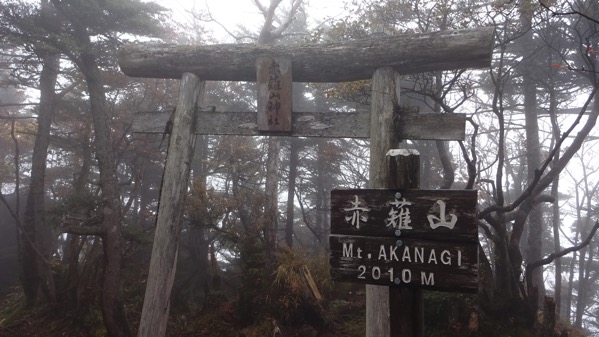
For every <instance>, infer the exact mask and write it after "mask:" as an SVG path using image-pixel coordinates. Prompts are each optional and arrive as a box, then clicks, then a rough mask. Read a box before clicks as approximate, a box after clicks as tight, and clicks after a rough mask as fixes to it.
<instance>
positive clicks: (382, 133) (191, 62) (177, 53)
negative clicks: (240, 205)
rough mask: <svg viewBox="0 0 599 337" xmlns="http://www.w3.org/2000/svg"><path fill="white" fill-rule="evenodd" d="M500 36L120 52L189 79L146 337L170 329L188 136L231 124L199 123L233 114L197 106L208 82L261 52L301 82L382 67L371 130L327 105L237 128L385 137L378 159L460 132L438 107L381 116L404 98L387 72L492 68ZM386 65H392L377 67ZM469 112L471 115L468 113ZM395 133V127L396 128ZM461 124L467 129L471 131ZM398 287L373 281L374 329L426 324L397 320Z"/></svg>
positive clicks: (165, 74) (247, 74)
mask: <svg viewBox="0 0 599 337" xmlns="http://www.w3.org/2000/svg"><path fill="white" fill-rule="evenodd" d="M492 44H493V28H477V29H466V30H454V31H443V32H436V33H428V34H412V35H400V36H387V37H377V38H370V39H364V40H356V41H347V42H337V43H327V44H303V45H292V46H285V45H275V46H264V45H253V44H228V45H227V44H225V45H204V46H183V45H172V44H133V45H125V46H123V47H122V48H121V50H120V54H119V64H120V66H121V69H122V71H123V72H124V73H125V74H126V75H129V76H133V77H146V78H169V79H182V84H181V92H180V97H179V103H178V106H177V109H176V112H175V116H174V118H173V127H172V133H171V136H170V137H171V139H170V142H169V151H168V155H167V163H166V166H165V172H164V177H165V178H164V181H163V186H162V194H161V197H160V208H159V210H158V219H157V224H156V234H155V239H154V245H153V249H152V260H151V263H150V270H149V274H148V281H147V286H146V294H145V299H144V306H143V310H142V318H141V321H142V323H141V325H140V329H139V336H143V337H149V336H150V337H151V336H161V337H162V336H164V335H165V333H166V322H167V318H168V313H169V304H170V293H171V289H172V285H173V280H174V274H175V266H176V258H177V250H178V239H179V234H180V224H179V222H180V219H181V213H182V207H181V206H182V203H183V200H184V197H185V194H186V192H187V188H186V187H187V184H188V182H189V165H190V163H191V161H192V156H193V151H192V150H193V142H191V141H189V139H192V138H193V137H192V136H193V133H194V130H195V133H204V134H210V130H211V129H219V128H225V129H226V127H222V126H218V127H217V126H216V125H215V124H216V123H215V124H213V125H211V124H210V123H209V122H206V121H205V120H199V121H198V122H197V123H196V119H198V118H207V119H210V120H219V119H222V118H227V116H229V114H230V113H214V112H213V113H203V112H201V111H198V110H199V105H200V104H201V102H200V101H201V97H202V95H203V81H206V80H209V81H256V80H257V77H258V76H257V70H256V65H257V61H258V59H263V58H266V59H279V58H282V59H285V60H289V61H290V67H291V73H292V74H293V81H296V82H346V81H356V80H365V79H371V78H373V75H374V76H375V78H374V81H379V80H381V78H379V76H383V77H384V78H383V80H384V81H387V82H388V83H389V85H390V87H389V88H386V89H384V90H387V94H388V95H387V96H389V101H388V102H387V103H384V104H373V106H372V107H371V111H370V114H369V115H370V116H368V117H369V118H367V119H360V120H362V121H364V122H363V124H368V125H362V126H361V127H362V129H364V130H366V131H364V133H360V135H355V134H354V133H353V130H354V129H359V128H360V125H356V124H355V121H352V122H350V123H345V124H351V127H350V128H349V129H351V132H347V133H344V132H343V130H349V129H348V128H347V126H345V129H343V128H344V126H343V125H341V124H344V122H343V121H341V122H340V121H338V120H337V119H343V118H345V117H351V116H352V115H351V114H348V115H344V114H341V113H339V114H334V113H326V112H325V113H317V114H314V115H310V116H301V117H300V118H297V117H296V116H295V113H294V116H291V119H290V120H291V126H290V128H284V129H278V130H277V129H273V131H271V130H269V129H268V127H267V128H266V129H265V128H264V127H262V128H258V127H257V124H256V123H254V124H252V125H253V126H252V125H250V127H249V128H248V125H246V124H247V123H244V124H243V127H242V126H241V125H240V129H242V130H243V131H240V132H239V134H249V135H252V134H254V135H269V134H277V135H290V136H322V137H327V136H334V137H370V138H371V142H373V143H376V144H380V146H379V145H377V146H375V147H372V146H371V149H377V151H372V152H371V158H370V161H371V163H373V162H384V161H385V154H386V153H387V151H388V150H390V149H393V148H396V147H397V145H398V144H393V143H390V142H388V140H389V139H445V140H448V139H454V138H452V137H453V136H444V135H446V134H447V132H446V130H447V129H448V128H447V125H446V124H445V123H444V122H440V121H441V120H452V121H453V120H455V119H454V118H453V117H452V116H453V115H447V114H430V116H427V117H425V118H423V119H422V118H421V116H409V115H406V116H403V115H402V116H400V120H399V123H396V122H395V120H394V119H393V117H392V118H391V120H393V123H391V124H393V125H389V123H388V122H382V120H383V119H386V120H389V116H393V113H394V111H389V109H393V110H396V105H397V99H396V98H395V97H391V96H392V95H395V94H398V93H397V91H396V90H391V91H389V90H390V89H392V88H395V89H396V88H399V81H397V80H393V81H388V79H389V78H391V77H393V78H394V79H397V78H398V74H402V75H405V74H413V73H422V72H433V71H442V70H452V69H464V68H485V67H489V66H490V63H491V54H492ZM285 62H286V61H285ZM286 64H287V63H285V64H284V65H283V67H285V65H286ZM382 68H385V69H386V70H384V71H381V72H379V71H377V70H378V69H382ZM391 73H392V74H391ZM377 74H378V75H377ZM390 102H391V103H390ZM266 104H268V103H266ZM258 113H260V111H258ZM245 115H247V114H245ZM198 116H199V117H198ZM238 116H240V114H238ZM331 116H334V118H331ZM160 118H162V119H160ZM244 118H245V117H244ZM252 118H253V119H254V120H258V121H260V118H263V116H256V115H254V116H253V117H252ZM306 118H308V119H306ZM318 118H322V119H323V120H324V122H319V121H318ZM352 118H353V117H352ZM153 119H155V120H158V121H160V123H161V125H160V126H159V127H158V130H159V131H157V130H156V125H153V126H151V127H149V128H148V130H146V129H144V128H143V127H141V129H143V130H139V129H138V130H139V131H149V132H162V130H164V125H165V124H164V123H165V121H166V120H167V119H168V117H166V120H165V119H164V117H157V118H153ZM395 119H397V118H395ZM267 120H268V119H267ZM306 120H310V121H311V123H310V124H309V125H308V126H306V125H304V124H305V123H304V124H301V123H300V122H305V121H306ZM461 120H462V121H463V120H464V118H461ZM435 121H437V122H435ZM236 122H237V121H236V120H230V121H229V122H228V123H225V124H236ZM352 123H353V124H352ZM458 123H459V122H458ZM142 124H143V123H142ZM150 124H151V123H150ZM196 124H197V126H196ZM206 124H208V125H206ZM323 125H324V127H323ZM376 125H385V127H384V128H383V129H381V130H370V128H371V127H375V128H376ZM462 128H463V127H462ZM202 130H203V131H202ZM394 132H395V133H397V134H395V135H393V133H394ZM222 133H227V132H222ZM222 133H221V134H222ZM457 133H458V134H461V135H462V137H463V130H462V131H459V132H457ZM228 134H232V132H228ZM452 134H453V133H452ZM390 293H391V295H390ZM394 293H395V291H391V292H390V291H389V287H381V286H368V287H367V289H366V297H367V302H368V305H367V328H366V329H367V332H366V336H367V337H391V336H392V334H393V333H394V331H399V330H401V331H406V330H418V329H404V327H401V326H400V327H399V328H397V327H393V326H392V322H393V321H395V322H404V323H400V324H409V321H410V319H409V318H408V319H398V316H401V315H402V312H401V309H398V310H399V312H392V309H390V302H392V299H391V298H395V297H394V296H393V294H394ZM378 299H380V300H378ZM393 304H394V305H393V306H392V307H394V308H396V307H398V306H397V305H396V303H393ZM393 310H394V309H393ZM398 329H399V330H398ZM402 337H412V336H408V335H405V336H402Z"/></svg>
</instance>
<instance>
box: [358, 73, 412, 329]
mask: <svg viewBox="0 0 599 337" xmlns="http://www.w3.org/2000/svg"><path fill="white" fill-rule="evenodd" d="M399 83H400V80H399V74H398V73H397V72H396V71H395V70H393V69H392V68H381V69H378V70H377V71H375V73H374V76H373V78H372V103H371V114H370V116H371V120H370V181H369V185H370V188H417V187H418V186H419V183H418V178H419V176H418V170H417V167H418V166H416V168H414V167H413V166H414V165H408V166H406V167H403V165H404V164H408V161H410V160H411V161H414V160H416V163H419V159H418V156H414V155H411V156H408V159H406V160H405V161H404V160H402V159H403V158H404V156H398V157H397V158H398V159H399V160H398V161H397V162H396V161H395V160H393V159H392V158H390V157H389V155H388V151H390V150H391V149H395V148H397V147H398V145H399V142H400V139H399V138H398V134H397V132H394V130H395V124H396V123H401V120H400V116H399V115H398V114H397V111H398V106H399V88H400V84H399ZM392 153H397V152H392ZM394 157H396V156H394ZM414 158H415V159H414ZM408 167H409V168H412V169H415V171H414V172H410V171H409V170H406V168H408ZM394 169H401V170H402V171H401V172H402V173H403V174H402V175H401V176H398V175H397V172H395V170H394ZM421 303H422V299H421V291H420V290H413V289H405V288H400V289H395V288H393V289H391V288H389V287H385V286H376V285H370V284H367V285H366V336H367V337H386V336H402V337H413V336H418V337H419V336H421V334H418V333H417V332H418V331H419V330H420V329H419V328H418V327H419V326H421V325H422V310H421V309H418V307H420V308H421ZM398 306H401V308H398ZM392 308H393V312H392V311H391V309H392ZM391 318H392V319H391ZM399 331H401V332H402V334H401V335H400V334H398V333H399Z"/></svg>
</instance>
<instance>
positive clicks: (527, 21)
mask: <svg viewBox="0 0 599 337" xmlns="http://www.w3.org/2000/svg"><path fill="white" fill-rule="evenodd" d="M520 6H521V7H520V21H521V22H522V28H523V29H525V30H527V31H526V32H525V34H524V36H523V37H522V44H523V46H524V48H523V49H524V55H522V56H523V57H524V59H525V60H526V61H525V62H524V64H523V69H524V72H523V74H522V82H523V83H522V87H523V94H524V119H525V123H526V166H527V168H528V179H527V183H528V184H530V183H531V182H532V181H533V179H534V177H535V171H536V170H537V168H539V167H540V166H541V146H540V142H539V124H538V118H539V116H538V114H537V88H536V83H535V81H534V78H533V74H532V72H533V71H534V62H535V58H534V45H535V44H534V41H533V39H532V36H533V32H532V15H533V8H534V6H533V4H532V1H529V0H527V1H524V2H522V4H520ZM527 239H528V240H527V245H526V247H527V248H526V251H525V253H526V263H527V264H529V263H532V262H535V261H538V260H540V259H542V258H543V208H542V204H537V205H536V206H533V207H532V209H531V210H530V213H529V216H528V237H527ZM513 267H517V266H513ZM532 286H533V288H532V289H527V290H528V295H529V296H530V300H531V302H530V305H531V306H532V312H537V309H538V308H539V305H541V308H542V305H543V303H544V300H545V283H544V279H543V268H536V269H535V270H533V272H532Z"/></svg>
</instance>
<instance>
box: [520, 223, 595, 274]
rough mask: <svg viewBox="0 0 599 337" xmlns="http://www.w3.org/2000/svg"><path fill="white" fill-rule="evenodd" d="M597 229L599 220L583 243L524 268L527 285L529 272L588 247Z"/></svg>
mask: <svg viewBox="0 0 599 337" xmlns="http://www.w3.org/2000/svg"><path fill="white" fill-rule="evenodd" d="M598 229H599V220H598V221H596V222H595V225H593V228H591V231H590V232H589V235H588V236H587V237H586V239H584V241H582V242H581V243H580V244H578V245H576V246H572V247H569V248H566V249H564V250H561V251H559V252H556V253H551V254H549V255H547V256H546V257H544V258H543V259H541V260H538V261H535V262H533V263H530V264H528V265H527V266H526V280H527V284H529V285H530V283H531V281H530V280H529V278H530V276H531V272H532V271H533V270H534V269H536V268H538V267H540V266H545V265H548V264H550V263H551V262H553V261H554V260H555V259H557V258H560V257H562V256H564V255H567V254H570V253H572V252H575V251H578V250H581V249H582V248H584V247H586V246H587V245H589V244H590V243H591V239H593V237H594V236H595V233H596V232H597V230H598Z"/></svg>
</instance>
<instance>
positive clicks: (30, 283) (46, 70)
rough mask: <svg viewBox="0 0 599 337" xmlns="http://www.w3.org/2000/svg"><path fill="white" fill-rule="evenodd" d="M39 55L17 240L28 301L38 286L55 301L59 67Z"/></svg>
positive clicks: (47, 11) (45, 13)
mask: <svg viewBox="0 0 599 337" xmlns="http://www.w3.org/2000/svg"><path fill="white" fill-rule="evenodd" d="M41 5H42V7H41V10H42V19H43V24H44V25H45V26H46V28H51V27H52V26H53V25H54V24H53V23H54V22H56V21H57V18H56V17H55V15H54V13H53V12H52V10H51V7H50V6H49V4H48V2H47V1H42V3H41ZM38 54H40V55H41V58H42V71H41V74H40V88H39V89H40V104H39V111H38V117H37V132H36V138H35V144H34V147H33V156H32V158H31V180H30V183H29V193H28V195H27V201H26V204H25V213H24V222H23V227H24V231H23V232H22V235H27V236H28V237H29V240H25V241H24V242H22V243H21V248H22V249H23V251H22V260H21V262H22V266H21V268H22V285H23V291H24V293H25V297H26V299H27V303H28V304H30V305H31V304H33V303H35V301H36V300H37V298H38V295H39V293H38V292H39V290H41V292H42V293H43V294H44V296H45V298H46V300H47V301H49V302H50V303H54V302H56V289H55V286H54V276H53V274H52V269H51V265H50V263H49V262H50V259H51V256H52V250H53V242H52V241H53V235H52V230H51V228H50V226H49V225H48V224H47V223H46V206H45V202H46V198H45V196H46V192H45V187H46V186H45V177H46V159H47V158H48V147H49V145H50V127H51V125H52V121H53V119H54V113H55V111H56V103H57V102H56V101H57V97H56V93H55V90H56V79H57V77H58V73H59V71H60V64H59V61H60V54H58V53H56V52H49V51H46V50H43V49H42V50H39V51H38Z"/></svg>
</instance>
